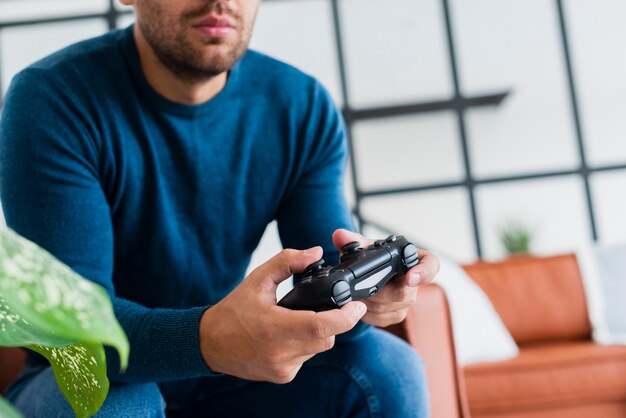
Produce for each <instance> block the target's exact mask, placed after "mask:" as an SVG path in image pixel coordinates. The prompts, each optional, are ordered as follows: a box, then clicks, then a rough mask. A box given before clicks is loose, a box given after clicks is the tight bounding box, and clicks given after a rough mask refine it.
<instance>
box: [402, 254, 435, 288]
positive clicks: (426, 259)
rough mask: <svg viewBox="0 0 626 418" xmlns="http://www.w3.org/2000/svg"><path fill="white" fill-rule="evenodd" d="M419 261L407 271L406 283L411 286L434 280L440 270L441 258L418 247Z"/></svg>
mask: <svg viewBox="0 0 626 418" xmlns="http://www.w3.org/2000/svg"><path fill="white" fill-rule="evenodd" d="M418 256H419V260H420V261H419V263H418V264H417V265H416V266H415V267H413V268H411V269H410V270H409V271H407V273H406V283H407V285H409V286H411V287H415V286H423V285H425V284H428V283H430V282H432V281H433V279H434V278H435V275H436V274H437V273H438V272H439V259H438V258H437V256H435V255H433V254H431V253H429V252H428V251H425V250H420V249H418Z"/></svg>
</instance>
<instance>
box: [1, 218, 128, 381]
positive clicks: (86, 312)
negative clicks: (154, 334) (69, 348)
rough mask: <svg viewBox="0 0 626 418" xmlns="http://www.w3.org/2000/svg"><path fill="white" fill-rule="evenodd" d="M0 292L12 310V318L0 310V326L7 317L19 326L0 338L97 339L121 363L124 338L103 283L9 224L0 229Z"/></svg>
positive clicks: (57, 343)
mask: <svg viewBox="0 0 626 418" xmlns="http://www.w3.org/2000/svg"><path fill="white" fill-rule="evenodd" d="M0 295H2V297H3V299H4V300H3V301H0V303H3V304H4V305H5V306H4V309H5V310H6V311H8V313H9V315H14V316H16V318H15V317H14V318H13V320H9V319H8V318H7V317H6V314H4V316H0V329H2V328H1V327H2V324H3V323H4V324H5V326H7V327H8V326H9V324H8V323H9V322H10V323H11V325H10V326H11V327H13V328H15V327H19V328H21V329H22V333H21V334H20V333H17V332H16V334H15V335H13V336H12V337H8V338H11V339H12V341H10V342H7V341H4V340H0V344H4V345H14V346H24V345H31V344H40V345H44V346H53V347H54V346H61V345H67V344H71V343H74V342H77V341H81V342H97V343H101V344H106V345H110V346H113V347H115V348H116V349H117V351H118V352H119V354H120V362H121V365H122V368H123V369H124V368H126V365H127V361H128V352H129V346H128V339H127V338H126V334H125V333H124V331H123V330H122V327H121V326H120V325H119V323H118V322H117V320H116V318H115V315H114V313H113V308H112V306H111V300H110V299H109V297H108V295H107V293H106V292H105V291H104V289H102V288H101V287H100V286H98V285H96V284H94V283H92V282H90V281H88V280H85V279H83V278H82V277H80V276H79V275H78V274H76V273H75V272H74V271H72V270H71V269H70V268H69V267H67V266H66V265H65V264H63V263H61V262H60V261H58V260H57V259H56V258H54V257H53V256H52V255H51V254H50V253H48V252H47V251H45V250H44V249H42V248H40V247H38V246H37V245H36V244H34V243H32V242H30V241H28V240H26V239H25V238H22V237H20V236H19V235H17V234H16V233H14V232H13V231H11V230H9V229H4V230H1V231H0ZM8 306H9V307H10V309H7V307H8ZM0 309H2V306H0ZM0 315H2V311H0ZM24 327H26V329H24ZM24 331H27V332H28V334H29V335H28V337H30V339H29V338H27V337H26V335H24ZM17 337H20V338H22V339H19V340H18V338H17ZM42 337H44V338H43V339H41V338H42Z"/></svg>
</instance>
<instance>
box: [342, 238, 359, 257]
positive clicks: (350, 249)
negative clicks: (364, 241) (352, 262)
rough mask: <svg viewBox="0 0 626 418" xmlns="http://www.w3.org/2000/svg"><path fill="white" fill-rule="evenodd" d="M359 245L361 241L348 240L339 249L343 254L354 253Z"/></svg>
mask: <svg viewBox="0 0 626 418" xmlns="http://www.w3.org/2000/svg"><path fill="white" fill-rule="evenodd" d="M360 246H361V243H360V242H358V241H353V242H350V243H348V244H346V245H344V246H343V247H341V251H342V252H343V253H344V254H350V253H355V252H357V251H358V250H359V247H360Z"/></svg>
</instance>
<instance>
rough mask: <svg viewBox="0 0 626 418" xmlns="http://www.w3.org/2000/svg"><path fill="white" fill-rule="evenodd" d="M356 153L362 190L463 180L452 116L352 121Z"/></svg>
mask: <svg viewBox="0 0 626 418" xmlns="http://www.w3.org/2000/svg"><path fill="white" fill-rule="evenodd" d="M353 135H354V141H353V142H354V155H355V158H356V161H357V168H358V170H359V172H358V176H359V185H360V186H361V188H363V189H365V190H367V189H377V188H384V187H402V186H410V185H416V184H424V183H433V182H444V181H458V180H461V179H462V178H463V176H464V170H463V157H462V154H461V147H460V142H459V139H458V128H457V123H456V117H455V115H454V114H453V113H452V112H438V113H429V114H425V115H420V116H401V117H393V118H385V119H379V120H370V121H363V122H358V123H355V125H354V130H353Z"/></svg>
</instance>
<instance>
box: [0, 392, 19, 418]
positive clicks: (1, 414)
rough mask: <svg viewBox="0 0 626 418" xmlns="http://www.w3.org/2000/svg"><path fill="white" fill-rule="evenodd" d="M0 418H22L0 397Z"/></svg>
mask: <svg viewBox="0 0 626 418" xmlns="http://www.w3.org/2000/svg"><path fill="white" fill-rule="evenodd" d="M0 418H22V415H21V414H20V413H19V412H17V410H16V409H15V408H13V407H12V406H11V405H10V404H9V403H8V402H7V401H5V400H4V399H2V397H0Z"/></svg>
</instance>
